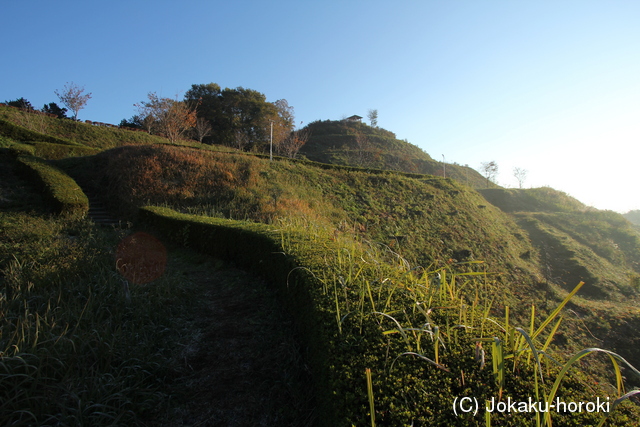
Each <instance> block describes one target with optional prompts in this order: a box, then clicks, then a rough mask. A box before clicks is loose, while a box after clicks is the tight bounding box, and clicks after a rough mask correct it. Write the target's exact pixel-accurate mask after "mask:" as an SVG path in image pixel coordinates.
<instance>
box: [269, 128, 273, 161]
mask: <svg viewBox="0 0 640 427" xmlns="http://www.w3.org/2000/svg"><path fill="white" fill-rule="evenodd" d="M269 161H271V162H273V121H271V135H270V137H269Z"/></svg>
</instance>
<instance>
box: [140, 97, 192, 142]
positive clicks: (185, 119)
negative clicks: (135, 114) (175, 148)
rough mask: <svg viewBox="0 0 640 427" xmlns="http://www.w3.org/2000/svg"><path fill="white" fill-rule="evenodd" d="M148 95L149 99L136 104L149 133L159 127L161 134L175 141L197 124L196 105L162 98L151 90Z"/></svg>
mask: <svg viewBox="0 0 640 427" xmlns="http://www.w3.org/2000/svg"><path fill="white" fill-rule="evenodd" d="M147 97H148V98H149V100H148V101H145V102H141V103H140V104H135V106H136V107H138V110H139V113H140V116H141V117H144V119H143V124H144V126H145V127H146V128H147V129H148V130H149V133H151V130H152V129H158V130H159V132H160V134H162V135H163V136H165V137H166V138H168V139H169V140H170V141H171V142H175V141H177V140H178V139H179V138H180V137H181V136H182V134H184V132H186V131H187V130H188V129H191V128H192V127H194V126H195V125H196V106H190V105H189V104H188V103H187V102H186V101H178V100H177V99H175V100H174V99H171V98H160V97H158V95H156V93H155V92H149V94H148V95H147Z"/></svg>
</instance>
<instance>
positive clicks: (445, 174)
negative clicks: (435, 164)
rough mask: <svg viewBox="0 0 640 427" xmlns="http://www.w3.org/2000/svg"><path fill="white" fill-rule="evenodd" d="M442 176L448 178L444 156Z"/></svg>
mask: <svg viewBox="0 0 640 427" xmlns="http://www.w3.org/2000/svg"><path fill="white" fill-rule="evenodd" d="M442 174H443V175H444V177H445V178H446V177H447V164H446V163H445V162H444V154H443V155H442Z"/></svg>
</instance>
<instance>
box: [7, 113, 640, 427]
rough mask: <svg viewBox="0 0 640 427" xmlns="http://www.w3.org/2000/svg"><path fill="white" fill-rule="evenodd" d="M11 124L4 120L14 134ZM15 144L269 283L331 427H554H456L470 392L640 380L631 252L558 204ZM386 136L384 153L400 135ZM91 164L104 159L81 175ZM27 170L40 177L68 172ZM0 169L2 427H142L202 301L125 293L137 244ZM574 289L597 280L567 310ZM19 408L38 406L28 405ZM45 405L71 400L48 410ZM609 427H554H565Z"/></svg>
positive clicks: (540, 196)
mask: <svg viewBox="0 0 640 427" xmlns="http://www.w3.org/2000/svg"><path fill="white" fill-rule="evenodd" d="M13 113H14V112H12V111H9V110H8V109H7V110H5V109H0V115H3V116H1V117H0V118H3V119H8V118H9V116H11V114H13ZM12 117H13V116H12ZM13 119H15V120H18V121H19V120H22V119H24V118H20V117H13ZM48 119H49V118H47V120H48ZM15 120H14V121H15ZM25 126H28V127H29V126H30V127H31V128H30V129H27V128H26V127H25ZM5 129H7V127H5ZM11 129H12V130H10V132H13V133H10V135H9V131H7V133H6V134H3V135H4V136H2V137H1V138H0V146H1V147H4V149H6V150H9V151H8V152H11V153H13V154H14V155H15V154H19V155H23V156H24V155H26V154H30V155H33V154H35V155H38V156H46V157H49V158H58V159H60V160H59V161H56V162H55V164H56V165H57V166H59V167H60V168H61V169H62V170H65V171H68V172H69V173H72V175H73V176H77V177H79V178H82V179H83V180H84V181H86V182H87V184H88V185H89V186H93V188H94V190H97V191H99V192H100V193H101V194H103V195H104V196H105V198H106V199H107V201H108V202H109V203H110V204H111V206H112V208H115V210H116V211H118V210H119V212H120V213H121V214H122V215H125V216H127V215H128V216H130V218H131V219H135V218H136V216H135V215H136V213H137V212H138V208H139V207H140V206H143V205H145V204H155V205H161V206H165V207H166V208H171V209H175V210H177V211H180V212H186V213H192V214H197V216H183V215H182V214H181V213H179V212H177V211H172V210H170V209H159V208H154V209H151V210H149V209H147V210H145V211H143V212H146V213H143V216H145V215H146V216H147V217H150V216H151V217H154V216H155V217H156V219H157V220H158V221H160V222H161V223H162V224H163V226H162V229H163V230H165V231H167V232H168V233H169V234H170V235H171V237H172V238H173V239H174V240H175V241H176V242H178V243H179V244H187V245H190V246H192V247H195V248H198V249H199V250H201V251H206V252H208V253H214V254H215V255H216V256H220V257H223V258H224V257H226V258H228V259H232V260H233V261H234V262H237V263H239V264H241V265H245V266H246V268H248V269H252V270H255V271H257V272H259V273H260V274H264V275H265V276H266V277H268V278H270V279H272V280H273V283H274V284H275V286H279V287H280V288H279V289H280V291H279V292H280V295H281V298H282V303H283V304H284V306H286V307H287V308H288V310H289V311H290V312H291V313H292V315H293V316H294V318H295V319H296V325H297V327H298V328H299V330H298V332H299V334H300V337H301V340H302V342H303V348H305V349H306V351H305V357H306V361H307V363H308V364H309V366H312V367H313V369H314V373H315V376H314V379H315V383H314V384H315V389H316V392H317V397H318V408H320V409H319V410H320V411H321V413H322V416H323V417H327V418H326V419H325V423H326V424H327V425H351V424H355V425H363V424H367V425H368V424H372V423H376V424H378V425H410V424H411V423H412V422H413V423H414V425H427V424H429V425H430V424H434V423H435V424H438V423H440V424H442V423H449V424H452V423H459V422H466V423H467V424H471V425H478V424H480V423H482V424H485V423H486V422H490V423H491V424H492V425H520V424H522V423H525V424H526V423H531V422H533V423H541V424H544V423H548V420H545V418H544V417H538V418H535V419H534V418H526V416H524V415H521V416H516V417H514V418H513V419H511V418H509V419H503V418H500V417H497V416H489V417H488V420H487V419H485V418H478V419H476V418H472V417H470V416H469V417H467V418H464V419H454V418H453V417H452V413H451V405H452V403H453V400H454V399H455V397H456V396H462V395H465V394H466V395H469V394H471V395H474V396H477V397H479V398H480V399H481V400H482V399H485V400H486V399H489V398H491V397H502V398H504V397H507V396H510V397H512V398H522V399H525V400H526V398H528V397H530V396H534V395H535V397H536V399H548V398H551V397H550V396H552V395H553V394H554V393H560V394H561V395H563V396H564V397H565V400H568V399H570V398H571V399H574V400H579V399H586V398H587V397H588V396H587V395H585V393H587V394H589V393H591V396H594V395H598V396H600V395H602V396H605V394H606V395H607V396H611V397H612V398H613V399H622V398H624V397H625V396H627V397H628V396H630V395H628V393H626V392H627V390H623V389H622V388H621V387H620V384H621V382H620V379H621V377H622V375H621V373H623V372H624V375H626V376H627V379H626V381H631V380H632V377H633V375H632V370H629V368H627V370H626V371H625V370H624V369H625V368H624V367H622V368H620V367H621V366H623V365H624V362H622V358H624V359H625V360H629V361H630V362H632V364H636V363H635V362H636V361H637V360H638V359H637V354H636V352H635V348H636V347H637V345H635V344H634V343H637V341H638V339H640V338H639V337H638V336H637V327H634V325H638V324H639V323H638V319H640V315H639V313H638V312H637V308H636V307H634V305H633V301H634V298H636V297H637V291H636V290H634V288H633V286H634V283H635V282H634V277H636V276H632V275H631V273H633V274H637V273H636V271H637V269H636V264H634V263H635V262H637V255H638V240H637V233H636V234H634V232H635V231H634V230H633V229H631V228H628V227H627V225H626V222H622V221H620V218H618V216H616V215H614V214H612V213H606V212H604V213H603V212H591V211H587V210H585V209H583V207H581V204H579V202H577V203H576V201H574V200H572V199H571V198H569V197H568V196H566V195H563V194H560V193H558V192H554V191H552V190H549V189H542V190H541V191H538V190H535V191H511V190H509V191H506V192H502V193H500V194H501V195H502V196H504V197H503V199H499V198H498V199H497V200H498V201H496V200H494V201H493V202H495V203H496V205H497V206H498V207H500V208H501V209H498V207H496V206H493V205H487V202H486V201H485V199H484V198H483V197H481V196H480V195H479V194H478V193H476V192H475V191H473V190H471V189H470V188H468V187H465V186H463V185H461V184H460V183H459V182H456V181H454V180H451V179H443V178H441V177H435V176H429V175H419V174H407V173H393V172H387V171H382V170H373V169H358V168H353V167H347V166H334V165H320V164H314V163H311V162H305V161H289V160H284V159H276V161H274V162H269V161H268V160H267V159H265V158H264V156H259V155H248V154H240V153H237V152H234V151H224V150H222V149H220V148H218V147H203V146H201V145H199V144H197V143H183V145H182V146H170V145H168V144H166V141H164V140H162V141H160V140H159V139H157V138H155V137H150V136H148V135H146V136H145V134H143V133H141V132H129V131H124V130H118V129H110V128H107V129H105V128H98V127H95V126H90V125H86V124H83V123H74V122H70V121H58V120H57V119H50V122H42V123H40V122H34V121H31V122H24V123H22V125H21V126H18V127H16V126H14V127H12V128H11ZM23 129H26V130H27V131H28V132H25V131H23ZM16 132H17V133H16ZM43 132H45V133H43ZM381 132H382V133H381ZM378 133H379V134H374V133H372V134H371V136H372V137H374V136H375V137H376V138H378V140H376V141H378V142H381V143H382V142H384V141H383V139H385V138H391V136H390V135H387V134H383V133H384V132H383V131H379V132H378ZM49 134H51V135H55V138H57V139H56V142H52V141H50V140H47V136H48V135H49ZM347 139H348V138H347ZM156 142H157V144H156ZM387 142H388V141H387ZM346 143H348V141H346ZM131 144H133V145H131ZM66 146H68V147H69V148H68V149H67V148H65V147H66ZM111 147H115V148H111ZM74 150H79V151H74ZM83 150H86V151H83ZM92 150H95V151H100V153H98V154H97V155H90V156H87V157H74V156H78V155H83V154H90V153H93V152H95V151H92ZM8 152H5V151H4V150H3V154H5V153H6V154H8ZM68 156H71V157H68ZM22 159H29V160H27V163H29V164H32V165H33V168H30V169H31V170H40V172H41V174H45V175H46V174H47V173H49V172H50V171H51V170H55V169H52V168H50V167H49V164H48V163H46V162H44V161H43V160H42V159H39V158H36V157H22ZM0 161H1V162H2V165H3V166H6V165H8V167H7V168H6V169H5V168H3V169H2V170H1V171H0V177H2V178H3V179H2V181H0V190H1V192H0V197H1V198H0V207H2V208H3V209H4V210H5V212H3V213H2V216H1V217H0V221H1V222H2V228H0V230H1V231H0V233H1V234H0V242H1V243H2V247H1V251H0V253H1V255H2V258H0V259H1V262H2V264H1V268H2V274H3V284H4V285H5V294H4V299H2V301H0V302H2V304H5V305H4V306H3V308H2V310H3V312H5V313H8V316H6V317H5V318H4V319H3V322H5V323H3V326H2V328H3V329H2V335H1V339H2V341H1V342H0V344H2V345H1V346H0V347H2V349H4V351H5V353H6V363H5V365H2V366H4V368H3V369H5V371H4V372H5V373H4V374H3V375H5V377H4V378H5V381H4V382H5V383H6V384H9V385H10V387H8V388H7V390H9V391H7V394H6V397H7V398H6V400H4V401H3V402H5V403H4V404H5V405H6V408H8V410H9V411H12V413H13V414H14V415H13V416H14V417H18V418H11V419H8V422H14V421H15V422H23V423H31V424H41V423H62V424H65V423H67V424H78V423H85V424H92V425H93V424H96V425H100V424H109V423H112V424H113V423H114V420H118V422H121V423H125V424H136V423H142V422H143V421H142V419H145V418H148V417H150V416H151V415H150V414H151V413H154V412H155V413H157V412H158V408H159V406H162V405H165V404H166V397H167V396H166V395H165V394H166V386H167V384H170V383H171V382H170V381H168V380H167V378H168V377H170V376H171V375H174V374H175V371H172V369H171V364H172V363H175V360H176V359H175V357H176V355H175V353H174V352H173V349H172V348H170V347H171V345H169V344H167V343H168V342H176V341H174V340H177V342H180V339H181V336H180V334H182V337H183V338H185V339H187V337H188V336H189V334H188V333H186V332H185V331H184V328H183V329H181V326H180V325H185V324H186V323H182V322H183V321H184V319H183V318H182V317H181V316H180V314H179V312H180V311H181V310H182V307H183V306H181V305H180V304H181V303H182V302H184V303H185V304H187V306H188V304H189V301H190V300H189V298H188V297H187V295H190V292H192V291H193V290H194V288H192V287H190V285H189V283H188V282H184V281H183V280H182V279H181V278H180V277H176V276H171V275H167V276H166V277H164V278H163V280H164V279H166V280H168V282H167V283H160V284H159V286H155V285H154V286H153V287H145V286H141V287H136V288H134V289H133V290H132V289H131V288H129V292H128V293H127V291H126V288H124V285H123V283H122V279H120V277H119V276H117V275H116V274H115V273H114V266H113V258H112V254H113V247H114V244H115V243H116V242H117V241H118V240H119V239H120V238H121V237H122V236H117V235H108V234H107V235H102V234H100V233H98V232H97V230H95V229H94V228H93V227H91V226H89V225H87V224H86V223H83V222H79V221H74V220H71V219H63V218H57V219H56V218H52V217H49V216H48V215H49V212H50V209H51V207H52V204H51V203H50V201H47V199H43V198H42V197H41V196H40V195H39V194H38V193H37V185H38V183H37V182H36V181H34V183H33V184H29V183H27V182H25V181H24V180H21V178H20V176H19V174H18V173H17V169H16V164H15V162H13V161H12V160H9V157H7V155H3V156H0ZM43 168H44V169H46V170H47V172H42V171H43V170H44V169H43ZM59 172H60V171H57V172H56V173H59ZM58 178H60V179H58ZM58 178H55V179H53V180H51V181H50V182H51V183H52V186H51V188H52V189H53V188H55V187H65V186H66V184H64V181H65V179H66V178H68V177H66V178H65V177H64V174H61V175H58ZM60 183H62V184H63V185H62V186H60V185H58V184H60ZM494 193H495V192H494ZM500 194H499V195H500ZM19 195H20V196H23V195H24V197H22V198H21V197H18V196H19ZM494 195H495V194H494ZM502 196H501V197H502ZM507 196H508V197H507ZM488 198H489V199H491V197H488ZM510 210H511V211H519V212H520V213H518V214H517V215H510V214H508V213H506V212H504V211H507V212H509V211H510ZM532 211H533V212H532ZM27 212H29V213H27ZM202 215H211V216H215V217H217V218H214V219H211V218H203V217H202ZM158 218H160V219H158ZM239 220H240V221H239ZM594 229H597V230H598V231H594ZM239 242H244V244H242V245H240V244H239ZM611 242H613V244H615V245H617V247H613V249H612V248H611V247H610V246H611V244H610V243H611ZM109 248H110V249H109ZM247 248H248V249H247ZM559 273H560V274H561V276H559V275H558V274H559ZM581 278H585V279H588V283H586V284H585V285H583V287H582V289H581V292H580V293H578V294H577V295H572V294H571V291H572V290H573V288H574V286H575V283H576V282H577V281H578V280H580V279H581ZM589 280H590V282H589ZM636 281H637V280H636ZM156 292H157V293H156ZM570 295H571V296H572V297H571V299H570V300H569V299H568V296H570ZM123 301H124V302H123ZM129 301H130V303H129ZM176 301H180V303H176ZM63 302H64V303H63ZM557 306H560V307H561V308H562V310H561V311H556V307H557ZM105 313H108V315H107V314H105ZM560 316H562V317H560ZM112 319H115V321H113V320H112ZM560 319H562V320H560ZM187 323H188V322H187ZM543 326H544V327H543ZM146 328H148V329H146ZM176 331H178V332H177V333H176ZM136 340H138V341H139V342H140V345H137V344H135V345H134V344H133V343H134V342H138V341H136ZM159 340H163V341H159ZM594 340H595V341H596V342H595V345H594ZM185 345H186V344H185ZM94 348H95V349H98V350H100V351H95V350H90V349H94ZM153 348H155V349H156V352H152V351H153V350H151V349H153ZM584 348H586V350H584V351H583V350H582V349H584ZM157 349H162V350H161V351H160V352H159V353H158V352H157ZM594 349H596V350H594ZM601 349H610V350H614V351H615V352H616V354H613V353H611V352H609V350H607V352H605V351H602V350H601ZM594 354H601V355H604V357H605V359H604V361H603V360H602V358H598V357H597V356H594ZM114 355H115V356H114ZM547 356H550V357H547ZM583 357H589V358H590V359H592V358H594V359H595V362H593V363H592V365H593V366H595V368H594V369H591V368H589V367H588V366H584V365H581V360H582V359H583ZM482 358H485V366H484V367H482V366H481V364H480V363H479V359H482ZM554 360H555V361H557V362H559V363H558V364H556V363H555V362H554ZM3 361H5V359H3ZM636 365H637V364H636ZM575 367H580V369H578V370H576V369H574V368H575ZM565 368H566V369H565ZM565 371H566V372H568V375H566V376H565V373H566V372H565ZM366 373H370V375H367V374H366ZM593 374H596V375H597V376H592V375H593ZM594 378H595V379H594ZM147 381H151V383H149V382H147ZM154 381H155V382H154ZM594 381H598V382H601V383H605V386H604V388H601V386H600V385H596V384H595V382H594ZM555 382H557V384H558V388H557V390H554V389H552V387H553V384H555ZM606 383H611V384H613V388H607V386H606ZM56 384H59V386H56ZM85 384H87V385H85ZM630 384H633V383H630ZM639 384H640V382H639ZM22 390H38V391H42V393H40V394H35V395H34V396H36V397H34V398H33V399H27V395H26V394H24V393H25V392H24V391H22ZM12 393H13V394H12ZM625 393H626V394H625ZM51 395H55V396H61V399H59V400H56V399H54V400H52V401H51V403H47V402H49V400H50V399H49V400H47V399H45V398H46V397H49V396H51ZM15 396H17V397H15ZM23 398H24V399H23ZM628 400H630V399H626V398H625V399H624V401H623V403H622V404H621V406H620V407H619V408H618V409H619V410H620V411H616V413H615V414H614V417H618V419H617V422H618V423H619V424H622V425H624V424H629V423H630V422H631V421H630V420H635V419H637V412H634V409H633V405H631V404H630V403H629V402H628ZM12 405H15V406H12ZM21 405H22V406H21ZM19 407H23V408H26V409H25V410H23V411H22V412H20V411H21V410H20V409H18V408H19ZM7 413H9V412H7ZM331 416H333V417H334V418H333V419H332V418H330V417H331ZM625 417H626V418H625ZM629 417H635V418H629ZM600 419H601V418H599V417H598V416H589V415H588V414H587V415H583V416H578V417H573V416H564V415H558V416H557V417H556V416H553V423H554V425H585V424H597V423H598V422H600ZM43 420H44V421H43ZM319 422H320V423H321V422H322V421H319Z"/></svg>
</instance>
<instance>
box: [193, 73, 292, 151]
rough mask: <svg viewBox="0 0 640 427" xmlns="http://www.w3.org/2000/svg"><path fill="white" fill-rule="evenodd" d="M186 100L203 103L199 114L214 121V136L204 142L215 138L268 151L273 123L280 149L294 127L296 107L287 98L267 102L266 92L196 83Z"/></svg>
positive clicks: (222, 141) (233, 144)
mask: <svg viewBox="0 0 640 427" xmlns="http://www.w3.org/2000/svg"><path fill="white" fill-rule="evenodd" d="M185 101H190V102H195V101H197V102H199V103H200V104H199V107H198V117H201V118H203V119H205V120H207V121H209V122H210V123H211V127H212V131H211V135H212V137H211V138H207V137H205V138H203V142H204V143H213V142H214V140H215V143H217V144H224V145H232V146H241V147H243V148H244V149H247V150H263V149H267V150H268V147H269V142H270V135H271V125H272V124H273V131H274V145H275V146H276V149H277V146H278V145H277V144H279V143H280V142H282V141H283V140H285V139H286V138H287V137H288V135H289V133H290V132H291V131H292V129H293V108H291V107H290V106H289V104H288V103H287V101H286V100H284V99H282V100H279V101H276V102H273V103H272V102H267V101H266V97H265V95H264V94H262V93H260V92H258V91H255V90H252V89H245V88H242V87H238V88H235V89H229V88H225V89H223V90H221V89H220V86H219V85H217V84H216V83H209V84H199V85H192V86H191V89H190V90H188V91H187V93H186V94H185ZM239 138H240V139H239Z"/></svg>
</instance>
